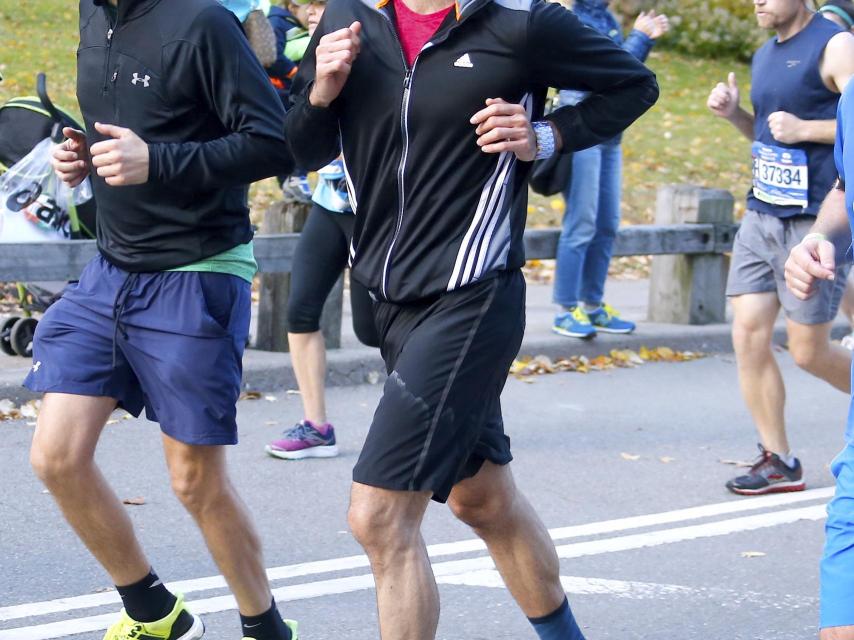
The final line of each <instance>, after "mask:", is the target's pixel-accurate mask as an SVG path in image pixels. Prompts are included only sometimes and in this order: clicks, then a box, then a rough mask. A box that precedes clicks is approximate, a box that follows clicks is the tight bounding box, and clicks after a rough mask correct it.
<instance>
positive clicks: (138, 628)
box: [119, 622, 144, 640]
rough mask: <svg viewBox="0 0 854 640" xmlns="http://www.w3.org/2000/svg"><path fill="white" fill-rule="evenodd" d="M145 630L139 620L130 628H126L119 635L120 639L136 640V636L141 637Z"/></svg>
mask: <svg viewBox="0 0 854 640" xmlns="http://www.w3.org/2000/svg"><path fill="white" fill-rule="evenodd" d="M143 631H144V629H143V628H142V625H141V624H140V623H139V622H137V623H135V624H134V625H133V626H132V627H131V628H130V629H125V630H124V631H123V632H122V634H121V635H120V636H119V640H134V639H135V638H139V637H140V636H141V635H142V632H143Z"/></svg>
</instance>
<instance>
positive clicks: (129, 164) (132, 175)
mask: <svg viewBox="0 0 854 640" xmlns="http://www.w3.org/2000/svg"><path fill="white" fill-rule="evenodd" d="M95 129H97V131H98V133H100V134H101V135H105V136H109V138H110V139H109V140H104V141H103V142H97V143H95V144H93V145H92V148H91V149H89V153H90V154H91V155H92V166H94V167H95V170H96V171H97V172H98V175H99V176H101V177H102V178H104V179H105V181H106V182H107V184H108V185H110V186H111V187H125V186H130V185H138V184H145V183H146V182H148V145H147V144H146V143H145V141H144V140H143V139H142V138H140V137H139V136H138V135H136V134H135V133H134V132H133V131H131V130H130V129H125V128H124V127H117V126H115V125H112V124H101V123H100V122H96V123H95Z"/></svg>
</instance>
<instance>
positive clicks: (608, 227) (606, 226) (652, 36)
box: [553, 0, 670, 338]
mask: <svg viewBox="0 0 854 640" xmlns="http://www.w3.org/2000/svg"><path fill="white" fill-rule="evenodd" d="M609 2H610V0H575V5H574V6H573V11H574V13H575V14H576V15H577V16H578V18H579V19H580V20H581V21H582V22H583V23H584V24H586V25H587V26H589V27H592V28H594V29H596V30H597V31H599V32H600V33H602V34H605V35H607V36H608V37H610V38H612V39H613V40H614V41H616V42H617V43H618V44H620V45H622V46H623V48H624V49H626V51H628V52H629V53H631V54H632V55H634V56H635V57H636V58H637V59H638V60H641V61H643V60H646V57H647V56H648V55H649V52H650V50H651V49H652V47H653V45H654V44H655V40H656V39H658V38H660V37H661V36H662V35H664V34H665V33H667V31H668V30H669V28H670V24H669V21H668V19H667V16H664V15H656V13H655V11H650V12H648V13H647V12H644V13H641V14H640V15H639V16H638V18H637V20H636V21H635V25H634V29H633V30H632V32H631V33H630V34H629V36H628V37H627V38H625V40H624V39H623V34H622V32H621V30H620V25H619V23H618V22H617V19H616V18H615V17H614V14H612V13H611V12H610V11H609V10H608V4H609ZM585 97H586V94H585V93H583V92H580V91H561V92H560V104H561V105H563V104H577V103H578V102H581V101H582V100H583V99H584V98H585ZM622 165H623V155H622V150H621V147H620V136H618V137H616V138H614V139H613V140H610V141H608V142H605V143H603V144H600V145H598V146H595V147H591V148H590V149H586V150H584V151H576V152H575V155H574V156H573V159H572V179H571V181H570V184H569V185H567V188H566V191H565V192H564V199H565V200H566V214H565V215H564V218H563V231H562V232H561V236H560V242H559V243H558V250H557V272H556V273H555V286H554V302H555V303H556V304H558V305H560V306H561V311H560V312H559V313H558V315H557V316H556V317H555V321H554V326H553V330H554V331H555V333H559V334H560V335H564V336H570V337H573V338H592V337H594V336H595V335H596V333H597V331H604V332H606V333H631V332H632V331H634V329H635V324H634V323H633V322H629V321H627V320H622V319H621V318H620V317H619V315H618V314H617V313H616V311H615V310H614V309H613V307H611V306H610V305H607V304H605V302H604V301H603V296H604V289H605V279H606V278H607V277H608V265H609V264H610V262H611V255H612V253H613V247H614V239H615V237H616V235H617V227H619V225H620V196H621V191H622Z"/></svg>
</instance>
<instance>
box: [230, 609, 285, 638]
mask: <svg viewBox="0 0 854 640" xmlns="http://www.w3.org/2000/svg"><path fill="white" fill-rule="evenodd" d="M240 626H241V627H242V628H243V635H244V636H246V637H247V638H252V640H291V630H290V629H289V628H288V625H286V624H285V621H284V620H282V616H281V615H280V614H279V610H278V609H277V608H276V601H275V600H273V602H272V604H271V605H270V608H269V609H267V611H265V612H264V613H262V614H261V615H260V616H244V615H243V614H242V613H241V614H240Z"/></svg>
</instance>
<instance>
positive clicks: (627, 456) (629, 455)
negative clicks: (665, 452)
mask: <svg viewBox="0 0 854 640" xmlns="http://www.w3.org/2000/svg"><path fill="white" fill-rule="evenodd" d="M620 457H621V458H622V459H623V460H631V461H634V460H640V456H639V455H635V454H634V453H625V452H623V453H621V454H620Z"/></svg>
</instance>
